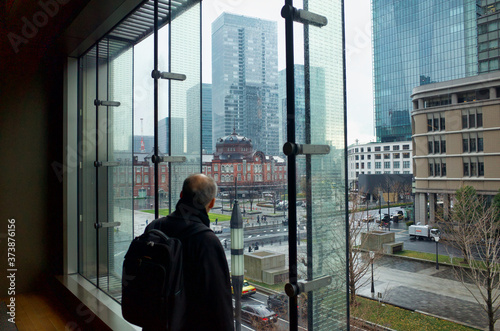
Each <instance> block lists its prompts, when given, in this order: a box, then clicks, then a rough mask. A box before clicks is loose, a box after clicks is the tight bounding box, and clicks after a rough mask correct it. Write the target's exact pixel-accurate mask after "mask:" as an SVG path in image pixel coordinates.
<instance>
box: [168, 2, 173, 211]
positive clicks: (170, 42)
mask: <svg viewBox="0 0 500 331" xmlns="http://www.w3.org/2000/svg"><path fill="white" fill-rule="evenodd" d="M171 6H172V3H171V1H170V0H169V1H168V7H169V8H170V12H172V7H171ZM167 24H168V47H167V49H168V52H169V54H168V71H169V72H172V15H171V14H170V15H168V17H167ZM167 107H168V155H169V156H172V83H171V82H170V81H168V106H167ZM168 171H169V173H168V174H169V176H168V193H169V194H168V208H169V210H172V194H171V193H172V174H173V169H172V163H169V164H168Z"/></svg>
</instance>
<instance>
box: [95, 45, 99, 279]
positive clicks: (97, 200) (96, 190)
mask: <svg viewBox="0 0 500 331" xmlns="http://www.w3.org/2000/svg"><path fill="white" fill-rule="evenodd" d="M95 53H96V57H95V81H96V82H95V99H96V100H99V43H97V45H96V49H95ZM95 161H99V106H98V104H97V103H96V105H95ZM98 223H99V167H95V224H98ZM95 231H96V233H95V237H96V273H97V275H96V276H97V278H96V284H97V287H98V288H99V228H98V227H97V226H96V227H95Z"/></svg>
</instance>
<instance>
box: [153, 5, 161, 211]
mask: <svg viewBox="0 0 500 331" xmlns="http://www.w3.org/2000/svg"><path fill="white" fill-rule="evenodd" d="M153 48H154V70H155V72H157V71H158V0H155V1H154V46H153ZM158 79H159V78H158V77H157V78H155V79H154V145H155V146H154V155H155V162H154V167H155V173H154V181H155V219H157V218H158V217H159V216H160V215H159V214H160V213H159V205H158V202H159V201H158V200H159V195H158V177H159V176H158Z"/></svg>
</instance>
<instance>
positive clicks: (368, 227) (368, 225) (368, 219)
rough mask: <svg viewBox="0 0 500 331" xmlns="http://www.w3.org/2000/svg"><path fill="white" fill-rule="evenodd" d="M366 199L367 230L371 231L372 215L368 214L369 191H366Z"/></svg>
mask: <svg viewBox="0 0 500 331" xmlns="http://www.w3.org/2000/svg"><path fill="white" fill-rule="evenodd" d="M365 200H366V231H367V232H370V217H369V216H368V193H365Z"/></svg>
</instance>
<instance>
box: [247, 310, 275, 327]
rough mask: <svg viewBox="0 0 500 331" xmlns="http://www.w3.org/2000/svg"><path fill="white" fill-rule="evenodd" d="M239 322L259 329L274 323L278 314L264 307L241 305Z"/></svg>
mask: <svg viewBox="0 0 500 331" xmlns="http://www.w3.org/2000/svg"><path fill="white" fill-rule="evenodd" d="M241 320H242V321H244V322H247V323H248V324H250V325H252V326H253V327H255V328H258V329H261V328H265V327H266V326H271V325H273V324H274V323H276V322H277V321H278V314H276V313H275V312H274V311H272V310H271V309H269V308H267V307H266V306H264V305H243V306H242V307H241Z"/></svg>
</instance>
